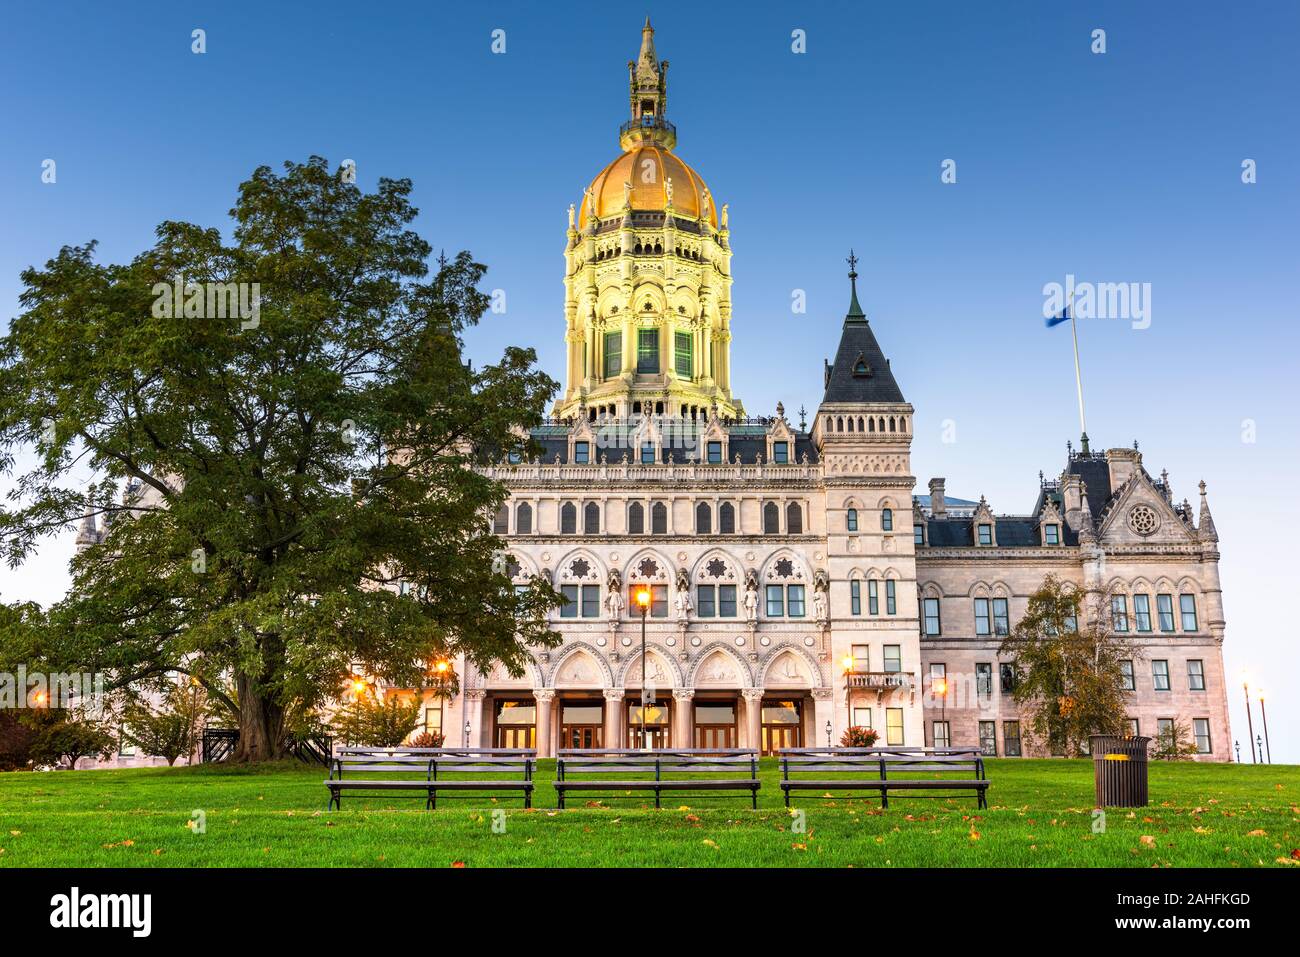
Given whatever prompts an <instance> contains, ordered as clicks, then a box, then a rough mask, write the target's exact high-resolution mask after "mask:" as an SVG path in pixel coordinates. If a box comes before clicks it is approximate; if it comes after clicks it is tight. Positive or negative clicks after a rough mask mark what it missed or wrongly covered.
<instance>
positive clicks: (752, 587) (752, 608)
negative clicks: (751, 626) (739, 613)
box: [745, 579, 758, 623]
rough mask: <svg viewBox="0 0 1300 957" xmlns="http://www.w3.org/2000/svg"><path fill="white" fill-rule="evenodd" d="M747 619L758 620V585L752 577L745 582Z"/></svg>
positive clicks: (750, 620)
mask: <svg viewBox="0 0 1300 957" xmlns="http://www.w3.org/2000/svg"><path fill="white" fill-rule="evenodd" d="M745 621H748V622H751V623H752V622H756V621H758V586H757V585H756V584H755V583H754V582H753V580H752V579H751V580H749V581H746V582H745Z"/></svg>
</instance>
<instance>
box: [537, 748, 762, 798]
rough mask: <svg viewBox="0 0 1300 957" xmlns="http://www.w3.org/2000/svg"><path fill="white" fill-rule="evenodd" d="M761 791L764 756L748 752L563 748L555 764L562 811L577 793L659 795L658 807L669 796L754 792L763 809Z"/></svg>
mask: <svg viewBox="0 0 1300 957" xmlns="http://www.w3.org/2000/svg"><path fill="white" fill-rule="evenodd" d="M575 775H577V776H578V777H576V778H575ZM588 775H591V776H590V777H589V776H588ZM710 775H726V776H725V777H721V776H714V777H711V776H710ZM760 786H761V784H760V782H759V780H758V752H757V751H753V750H749V749H744V748H709V749H699V748H693V749H688V750H676V749H674V750H663V751H641V750H635V749H619V748H599V749H584V750H577V749H569V750H564V749H562V750H560V751H559V752H558V753H557V755H556V762H555V793H556V794H557V795H558V798H559V805H558V806H559V807H561V808H562V807H564V798H565V795H566V794H567V793H569V792H571V791H573V792H586V793H590V792H607V793H608V792H618V791H653V792H654V796H655V807H659V806H660V799H661V797H662V794H663V792H665V791H667V792H670V793H686V792H693V791H696V792H698V791H748V792H749V795H750V801H751V803H752V804H753V806H754V807H755V808H757V807H758V789H759V787H760Z"/></svg>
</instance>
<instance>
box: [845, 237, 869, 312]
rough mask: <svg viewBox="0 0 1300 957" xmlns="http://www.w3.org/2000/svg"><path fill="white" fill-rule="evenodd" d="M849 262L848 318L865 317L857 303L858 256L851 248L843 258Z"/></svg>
mask: <svg viewBox="0 0 1300 957" xmlns="http://www.w3.org/2000/svg"><path fill="white" fill-rule="evenodd" d="M845 262H847V263H848V264H849V290H850V298H849V312H848V316H847V317H846V318H848V319H866V315H865V314H864V313H863V311H862V306H861V305H860V304H859V303H858V257H857V255H856V254H854V252H853V250H852V249H850V250H849V258H848V259H846V260H845Z"/></svg>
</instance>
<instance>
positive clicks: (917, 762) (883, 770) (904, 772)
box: [780, 748, 989, 808]
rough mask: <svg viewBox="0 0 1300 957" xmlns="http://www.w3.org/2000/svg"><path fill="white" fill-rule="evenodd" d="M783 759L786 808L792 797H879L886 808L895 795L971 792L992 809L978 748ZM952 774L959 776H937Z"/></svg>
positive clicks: (793, 752)
mask: <svg viewBox="0 0 1300 957" xmlns="http://www.w3.org/2000/svg"><path fill="white" fill-rule="evenodd" d="M780 757H781V790H782V791H783V792H785V806H786V807H789V806H790V794H791V792H792V791H878V792H880V806H881V807H889V795H890V793H891V792H894V793H906V792H908V791H918V792H927V794H926V796H929V797H949V796H951V795H949V794H944V793H937V794H933V793H929V792H947V791H971V792H974V794H975V798H976V801H977V806H978V807H980V808H987V807H988V800H987V798H986V794H985V792H987V791H988V787H989V782H988V779H987V778H986V777H985V776H984V758H983V756H982V754H981V752H980V750H979V749H978V748H919V749H918V748H792V749H789V750H785V751H782V752H781V756H780ZM948 774H956V775H960V776H959V777H940V776H938V775H948ZM803 775H815V777H804V776H803ZM830 775H835V776H834V777H832V776H830ZM926 775H928V776H926Z"/></svg>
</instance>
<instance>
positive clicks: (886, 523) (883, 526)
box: [880, 508, 894, 532]
mask: <svg viewBox="0 0 1300 957" xmlns="http://www.w3.org/2000/svg"><path fill="white" fill-rule="evenodd" d="M880 530H881V531H882V532H892V531H893V530H894V510H893V509H892V508H882V509H881V510H880Z"/></svg>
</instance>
